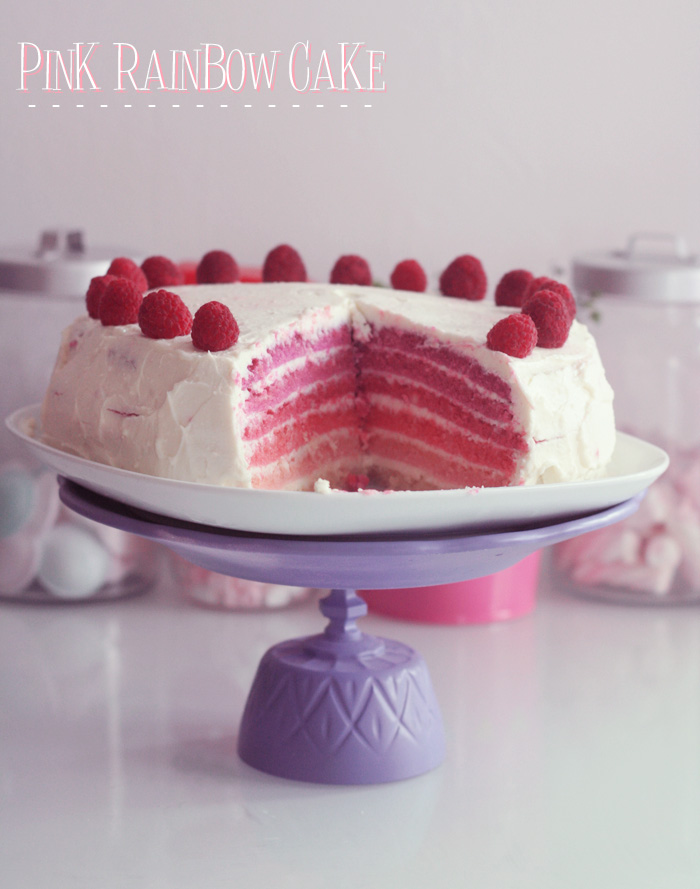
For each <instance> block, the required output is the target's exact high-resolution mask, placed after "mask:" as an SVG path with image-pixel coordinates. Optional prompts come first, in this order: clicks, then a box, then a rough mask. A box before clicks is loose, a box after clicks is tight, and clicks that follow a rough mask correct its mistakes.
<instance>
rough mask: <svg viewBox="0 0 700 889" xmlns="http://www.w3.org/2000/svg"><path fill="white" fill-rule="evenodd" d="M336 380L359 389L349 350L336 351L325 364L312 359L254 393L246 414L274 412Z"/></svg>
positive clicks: (343, 348)
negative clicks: (306, 391)
mask: <svg viewBox="0 0 700 889" xmlns="http://www.w3.org/2000/svg"><path fill="white" fill-rule="evenodd" d="M334 377H337V378H341V379H345V380H346V381H347V383H348V385H349V386H351V387H352V389H353V390H354V389H355V364H354V361H353V352H352V349H350V347H349V346H346V347H342V348H340V349H337V350H335V351H334V352H332V353H331V354H330V355H329V356H328V357H327V358H326V359H325V360H324V359H322V358H311V359H309V360H308V361H307V362H306V363H305V364H303V365H299V367H297V368H296V369H294V370H291V371H290V372H289V373H287V374H285V375H284V376H280V377H278V378H277V379H273V380H272V381H271V382H270V384H269V385H267V386H265V388H264V389H257V388H256V389H254V390H253V391H251V392H250V394H249V395H248V398H247V399H246V403H245V410H246V414H254V413H258V412H264V411H269V410H273V409H274V408H276V407H277V406H278V405H279V404H281V403H283V402H284V401H287V400H289V399H291V398H293V397H294V396H295V395H296V393H298V392H300V390H304V389H306V388H308V387H310V386H313V385H314V384H316V383H325V382H326V381H328V380H331V379H332V378H334Z"/></svg>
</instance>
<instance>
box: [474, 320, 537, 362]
mask: <svg viewBox="0 0 700 889" xmlns="http://www.w3.org/2000/svg"><path fill="white" fill-rule="evenodd" d="M486 345H487V346H488V348H489V349H491V350H492V351H493V352H505V354H506V355H512V356H513V358H527V356H528V355H529V354H530V352H532V350H533V349H534V348H535V346H536V345H537V328H536V327H535V322H534V321H533V320H532V318H531V317H530V316H529V315H519V314H513V315H508V316H507V317H506V318H501V320H500V321H497V322H496V323H495V324H494V325H493V327H492V328H491V330H489V332H488V333H487V334H486Z"/></svg>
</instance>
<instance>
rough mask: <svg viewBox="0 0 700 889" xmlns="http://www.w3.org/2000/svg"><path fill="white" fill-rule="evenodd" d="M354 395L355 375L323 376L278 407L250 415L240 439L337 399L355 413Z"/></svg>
mask: <svg viewBox="0 0 700 889" xmlns="http://www.w3.org/2000/svg"><path fill="white" fill-rule="evenodd" d="M354 397H355V378H354V377H349V376H345V377H332V378H331V379H330V380H322V381H321V382H319V383H318V384H317V385H315V386H313V388H311V389H310V390H308V391H304V392H300V393H299V395H298V396H297V397H296V398H289V399H288V400H287V401H284V402H282V404H281V405H279V407H274V408H268V409H267V410H266V411H264V412H260V413H258V414H253V415H252V416H250V415H249V416H248V417H247V424H246V427H245V429H244V430H243V439H244V441H253V440H254V439H256V438H260V437H261V436H263V435H267V434H268V433H270V432H272V431H273V430H274V429H275V428H276V427H277V426H282V425H284V424H285V423H289V422H290V421H291V420H294V421H296V422H299V421H300V420H301V418H303V417H304V416H305V415H306V414H308V413H311V412H318V411H320V410H321V408H323V407H324V406H325V405H327V404H332V403H334V402H338V401H342V402H343V403H345V404H347V405H349V408H350V410H352V411H353V414H354V410H353V407H352V404H353V401H354ZM302 421H303V420H302ZM355 425H357V423H356V424H355Z"/></svg>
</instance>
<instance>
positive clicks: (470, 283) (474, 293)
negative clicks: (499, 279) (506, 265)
mask: <svg viewBox="0 0 700 889" xmlns="http://www.w3.org/2000/svg"><path fill="white" fill-rule="evenodd" d="M440 292H441V293H443V294H444V295H445V296H456V297H458V298H459V299H471V300H479V299H483V298H484V297H485V296H486V273H485V272H484V267H483V266H482V265H481V263H480V262H479V260H478V259H477V258H476V257H475V256H458V257H457V259H453V260H452V262H451V263H450V264H449V265H448V266H447V268H446V269H445V271H444V272H443V273H442V274H441V275H440Z"/></svg>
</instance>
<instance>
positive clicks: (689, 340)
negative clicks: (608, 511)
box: [555, 234, 700, 604]
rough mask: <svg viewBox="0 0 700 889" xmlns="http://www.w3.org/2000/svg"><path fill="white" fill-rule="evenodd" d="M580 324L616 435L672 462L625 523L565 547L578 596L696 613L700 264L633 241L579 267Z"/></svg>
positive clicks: (651, 242) (656, 239) (668, 241)
mask: <svg viewBox="0 0 700 889" xmlns="http://www.w3.org/2000/svg"><path fill="white" fill-rule="evenodd" d="M572 285H573V289H574V291H575V293H576V297H577V301H578V306H579V309H578V317H579V320H581V321H582V322H583V323H585V324H586V325H587V326H588V327H589V329H590V330H591V332H592V333H593V335H594V336H595V338H596V342H597V344H598V348H599V350H600V354H601V358H602V360H603V364H604V366H605V370H606V374H607V377H608V380H609V381H610V384H611V385H612V387H613V390H614V392H615V417H616V426H617V428H618V429H619V430H620V431H621V432H628V433H630V434H632V435H635V436H638V437H639V438H642V439H645V440H646V441H650V442H652V443H654V444H657V445H659V446H660V447H662V448H664V450H666V451H667V452H668V453H669V455H670V458H671V465H670V468H669V469H668V471H667V472H666V473H665V475H664V476H662V478H661V479H659V480H658V481H657V482H656V483H655V484H654V485H652V487H651V488H650V490H649V492H648V494H647V496H646V498H645V499H644V501H643V502H642V505H641V507H640V509H639V511H638V512H637V513H636V514H635V515H634V516H631V517H630V518H629V519H626V520H625V521H623V522H621V523H619V524H617V525H613V526H611V527H610V528H607V529H603V530H602V531H599V532H594V533H593V534H589V535H584V536H583V537H581V538H579V539H577V540H573V541H569V542H567V543H565V544H561V545H560V546H559V547H558V548H557V551H556V554H555V561H556V564H557V565H558V567H559V568H560V570H561V571H562V572H563V575H564V577H565V578H566V580H567V581H568V584H569V588H570V589H571V591H573V592H577V593H581V594H584V595H589V596H594V597H597V598H603V599H608V600H613V601H617V602H628V603H639V604H679V603H685V602H697V601H700V258H699V257H698V256H696V255H691V253H690V252H689V251H688V249H687V247H686V245H685V243H684V242H683V240H682V239H681V238H678V237H675V236H670V235H647V234H638V235H634V236H633V237H632V238H630V240H629V243H628V245H627V247H626V248H625V249H624V250H618V251H611V252H602V253H591V254H586V255H582V256H579V257H576V258H575V259H574V261H573V266H572Z"/></svg>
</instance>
